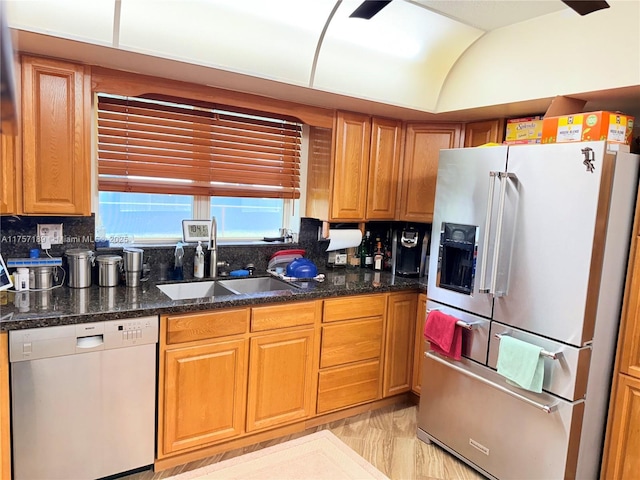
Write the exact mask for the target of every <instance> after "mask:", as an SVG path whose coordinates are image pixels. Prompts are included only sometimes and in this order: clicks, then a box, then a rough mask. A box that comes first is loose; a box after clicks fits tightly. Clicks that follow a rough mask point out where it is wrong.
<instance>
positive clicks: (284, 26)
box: [120, 0, 334, 85]
mask: <svg viewBox="0 0 640 480" xmlns="http://www.w3.org/2000/svg"><path fill="white" fill-rule="evenodd" d="M333 6H334V2H333V1H332V0H313V1H300V0H269V1H264V0H242V1H239V0H182V1H175V0H155V1H148V0H122V14H121V28H120V47H121V48H123V49H128V50H132V51H137V52H141V53H147V54H152V55H158V56H161V57H165V58H174V59H179V60H182V61H186V62H191V63H196V64H199V65H206V66H212V67H216V68H221V69H225V70H230V71H233V72H239V73H245V74H248V75H254V76H258V77H262V78H269V79H273V80H280V81H284V82H288V83H292V84H296V85H307V83H308V80H309V75H310V72H311V67H312V64H313V57H314V54H315V50H316V45H317V43H318V39H319V37H320V33H321V31H322V29H323V27H324V24H325V22H326V19H327V17H328V16H329V14H330V12H331V9H332V8H333Z"/></svg>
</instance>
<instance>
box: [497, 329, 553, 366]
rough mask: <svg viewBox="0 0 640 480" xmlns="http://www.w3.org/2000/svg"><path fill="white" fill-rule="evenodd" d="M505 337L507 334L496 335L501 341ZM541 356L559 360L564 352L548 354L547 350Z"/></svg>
mask: <svg viewBox="0 0 640 480" xmlns="http://www.w3.org/2000/svg"><path fill="white" fill-rule="evenodd" d="M503 336H507V334H506V333H496V334H495V335H494V337H496V338H497V339H498V340H500V339H501V338H502V337H503ZM540 355H542V356H543V357H546V358H550V359H551V360H559V359H560V357H562V352H547V351H546V350H542V351H541V352H540Z"/></svg>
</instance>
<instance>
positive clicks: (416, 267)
mask: <svg viewBox="0 0 640 480" xmlns="http://www.w3.org/2000/svg"><path fill="white" fill-rule="evenodd" d="M428 247H429V234H428V232H427V228H426V227H423V228H418V227H415V226H408V227H406V228H403V229H400V230H396V231H394V232H393V242H392V245H391V257H392V259H393V262H392V267H391V272H392V273H393V274H394V275H399V276H401V277H422V276H424V275H425V273H426V268H427V248H428Z"/></svg>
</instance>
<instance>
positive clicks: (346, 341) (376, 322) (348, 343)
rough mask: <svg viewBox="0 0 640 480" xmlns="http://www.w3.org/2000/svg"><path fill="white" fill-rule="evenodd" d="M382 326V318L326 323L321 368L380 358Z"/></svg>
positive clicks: (323, 334) (323, 333)
mask: <svg viewBox="0 0 640 480" xmlns="http://www.w3.org/2000/svg"><path fill="white" fill-rule="evenodd" d="M382 328H383V324H382V318H375V319H370V320H358V321H355V322H346V323H340V324H335V325H325V326H324V327H322V348H321V353H320V368H326V367H333V366H335V365H341V364H344V363H351V362H359V361H362V360H368V359H372V358H379V357H380V352H381V350H382Z"/></svg>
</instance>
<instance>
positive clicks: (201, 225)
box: [182, 220, 211, 242]
mask: <svg viewBox="0 0 640 480" xmlns="http://www.w3.org/2000/svg"><path fill="white" fill-rule="evenodd" d="M210 235H211V220H182V240H184V241H185V242H198V241H201V242H208V241H209V239H210Z"/></svg>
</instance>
